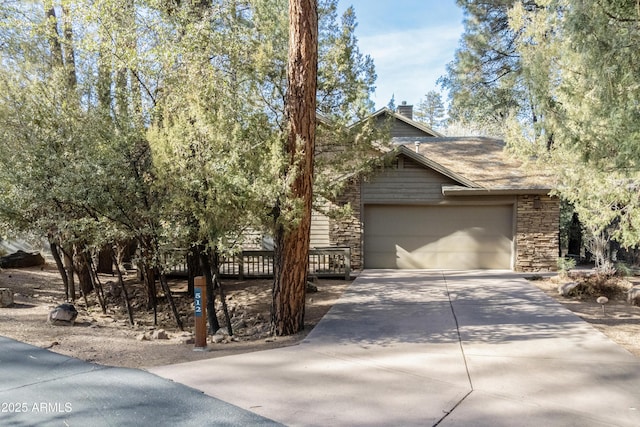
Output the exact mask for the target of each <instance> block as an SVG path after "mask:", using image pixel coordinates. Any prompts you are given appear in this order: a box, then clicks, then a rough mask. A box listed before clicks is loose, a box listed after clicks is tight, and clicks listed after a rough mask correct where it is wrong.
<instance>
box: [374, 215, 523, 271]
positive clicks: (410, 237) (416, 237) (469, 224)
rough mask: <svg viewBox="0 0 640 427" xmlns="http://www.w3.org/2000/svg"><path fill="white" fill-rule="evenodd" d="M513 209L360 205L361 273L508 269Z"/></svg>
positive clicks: (511, 243)
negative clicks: (365, 269)
mask: <svg viewBox="0 0 640 427" xmlns="http://www.w3.org/2000/svg"><path fill="white" fill-rule="evenodd" d="M512 259H513V205H511V204H509V205H462V206H451V205H431V206H415V205H365V206H364V265H365V268H372V269H376V268H395V269H412V268H442V269H512V268H513V267H512V263H513V261H512Z"/></svg>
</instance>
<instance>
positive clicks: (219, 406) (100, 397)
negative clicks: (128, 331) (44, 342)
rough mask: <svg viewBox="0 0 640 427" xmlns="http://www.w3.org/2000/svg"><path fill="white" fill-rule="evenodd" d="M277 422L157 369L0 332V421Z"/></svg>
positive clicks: (94, 426)
mask: <svg viewBox="0 0 640 427" xmlns="http://www.w3.org/2000/svg"><path fill="white" fill-rule="evenodd" d="M147 425H148V426H274V425H281V424H278V423H276V422H274V421H271V420H269V419H267V418H264V417H262V416H259V415H257V414H255V413H252V412H249V411H246V410H243V409H240V408H238V407H237V406H234V405H231V404H229V403H225V402H223V401H222V400H219V399H215V398H213V397H209V396H206V395H205V394H203V393H202V392H200V391H197V390H195V389H193V388H190V387H187V386H185V385H182V384H178V383H174V382H172V381H169V380H167V379H164V378H160V377H158V376H156V375H154V374H151V373H148V372H145V371H141V370H137V369H126V368H115V367H107V366H101V365H96V364H92V363H88V362H84V361H81V360H78V359H73V358H71V357H67V356H62V355H59V354H56V353H53V352H50V351H48V350H44V349H41V348H38V347H34V346H31V345H28V344H24V343H20V342H17V341H14V340H11V339H8V338H4V337H0V426H3V427H7V426H92V427H97V426H147Z"/></svg>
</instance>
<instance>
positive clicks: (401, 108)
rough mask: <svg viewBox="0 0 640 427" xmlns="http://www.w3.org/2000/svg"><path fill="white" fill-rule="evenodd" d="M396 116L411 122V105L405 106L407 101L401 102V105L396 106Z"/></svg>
mask: <svg viewBox="0 0 640 427" xmlns="http://www.w3.org/2000/svg"><path fill="white" fill-rule="evenodd" d="M398 114H400V115H401V116H404V117H406V118H407V119H409V120H413V105H407V101H402V104H401V105H398Z"/></svg>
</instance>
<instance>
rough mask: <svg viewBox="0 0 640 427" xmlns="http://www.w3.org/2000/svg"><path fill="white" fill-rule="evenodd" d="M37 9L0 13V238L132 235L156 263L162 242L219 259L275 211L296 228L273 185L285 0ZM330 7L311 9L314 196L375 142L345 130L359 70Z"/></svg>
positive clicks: (363, 93) (370, 130)
mask: <svg viewBox="0 0 640 427" xmlns="http://www.w3.org/2000/svg"><path fill="white" fill-rule="evenodd" d="M47 4H50V5H51V6H53V9H50V11H52V13H53V14H52V15H51V16H50V17H49V18H48V19H47V18H46V17H45V13H44V12H45V10H44V9H43V8H42V5H41V4H39V3H37V2H10V3H7V4H4V3H3V4H2V5H0V35H1V36H2V37H1V38H0V40H1V41H0V45H1V46H2V49H1V50H0V55H1V56H0V224H2V226H3V228H4V229H9V228H11V229H13V230H34V231H37V232H38V233H40V234H42V235H50V236H52V237H54V238H55V239H58V240H64V241H65V242H67V243H68V244H72V243H79V244H82V245H87V246H89V247H99V246H100V245H102V244H103V243H108V242H113V241H116V240H122V239H127V238H135V239H138V240H139V241H141V242H146V244H148V245H151V246H150V247H149V248H147V249H148V250H149V251H150V254H149V257H150V260H151V262H157V261H158V256H157V254H154V253H153V251H154V250H155V249H154V247H156V248H157V247H159V246H165V245H170V246H175V245H180V246H188V245H191V244H194V243H198V244H200V243H202V242H205V243H206V244H208V245H209V246H211V247H217V248H219V249H220V250H221V251H223V252H224V251H232V250H233V248H234V247H235V245H236V243H237V241H238V239H239V237H238V236H239V235H241V234H242V233H243V232H244V231H245V230H246V229H247V228H248V227H251V228H265V227H268V226H272V225H273V224H272V222H273V217H272V216H271V215H272V212H273V209H274V207H275V206H276V203H277V200H281V201H282V202H281V203H282V205H281V207H283V206H289V207H290V209H289V212H290V215H288V216H286V217H284V218H286V220H287V221H295V220H296V211H297V209H296V206H297V205H296V201H295V200H288V199H287V197H286V196H287V194H286V188H288V185H287V182H288V180H291V179H292V178H293V177H292V176H287V175H285V174H284V173H283V171H284V165H285V159H284V158H283V150H282V147H283V143H284V141H286V132H287V128H286V118H285V116H284V105H283V100H284V93H285V92H286V90H287V88H286V61H287V44H288V27H287V4H288V3H287V1H286V0H275V1H274V0H252V1H241V2H238V1H232V0H214V1H211V2H178V3H174V2H164V1H141V2H137V1H135V2H134V1H133V0H128V1H125V2H123V1H113V0H99V1H96V2H75V1H64V2H58V1H52V2H50V3H47ZM63 5H64V8H63V7H62V6H63ZM336 10H337V1H336V0H326V1H322V2H320V40H319V43H320V46H319V57H320V73H319V78H318V111H319V112H321V114H322V118H321V120H320V122H321V125H320V128H321V130H319V135H320V136H319V138H321V139H322V140H323V141H324V142H323V143H322V144H319V149H318V151H319V156H318V160H317V163H316V173H317V176H318V179H317V180H316V183H315V190H316V191H317V193H318V194H319V195H321V196H322V195H324V196H326V197H332V196H333V195H335V194H336V193H337V192H338V191H339V190H340V188H341V187H342V186H343V185H344V183H345V182H347V179H346V176H347V175H348V174H349V173H354V172H357V171H361V170H366V169H367V168H369V167H371V166H370V160H369V158H368V157H367V156H366V155H361V153H367V154H369V153H371V151H372V148H371V147H372V142H373V141H379V140H381V139H382V138H381V136H380V133H379V132H378V131H377V130H376V129H375V127H374V126H373V125H372V123H368V122H363V123H362V124H361V125H360V126H357V127H354V126H352V124H353V123H354V122H358V121H361V120H362V119H363V118H364V117H365V116H366V115H367V114H369V113H370V112H371V110H372V108H373V105H372V103H371V101H370V100H369V94H370V93H371V91H372V89H373V83H374V80H375V73H374V69H373V63H372V61H371V59H370V58H369V57H368V56H365V55H363V54H361V53H360V51H359V49H358V46H357V39H356V38H355V36H354V33H353V32H354V29H355V26H356V21H355V15H354V14H353V10H352V9H349V10H347V12H346V13H345V14H344V16H342V17H341V18H339V17H338V16H337V13H336ZM65 25H66V26H65ZM65 28H70V29H71V31H70V32H69V33H68V34H69V35H70V37H67V36H66V35H65V34H67V33H65V31H64V30H65ZM60 58H62V59H60ZM71 74H73V75H74V76H75V79H70V76H71ZM336 177H344V179H336Z"/></svg>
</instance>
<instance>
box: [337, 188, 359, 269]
mask: <svg viewBox="0 0 640 427" xmlns="http://www.w3.org/2000/svg"><path fill="white" fill-rule="evenodd" d="M360 193H361V191H360V180H359V179H354V180H352V181H351V182H350V183H349V184H348V185H347V186H346V188H345V189H344V190H343V192H342V194H341V195H340V196H339V197H338V198H337V199H336V200H335V202H334V203H335V204H336V205H337V206H340V207H344V206H346V205H347V204H348V205H350V207H351V214H350V215H348V216H347V217H346V218H339V219H334V218H331V219H330V221H329V240H330V242H331V246H344V247H349V248H350V249H351V269H352V270H362V267H363V264H362V215H361V210H362V203H361V197H360Z"/></svg>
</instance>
